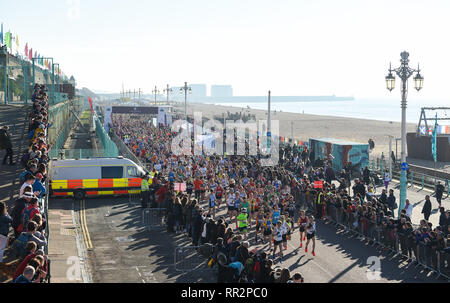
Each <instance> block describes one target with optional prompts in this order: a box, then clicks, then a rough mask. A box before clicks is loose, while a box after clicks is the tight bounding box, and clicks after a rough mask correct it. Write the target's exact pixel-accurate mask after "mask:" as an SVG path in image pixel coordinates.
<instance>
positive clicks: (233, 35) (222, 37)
mask: <svg viewBox="0 0 450 303" xmlns="http://www.w3.org/2000/svg"><path fill="white" fill-rule="evenodd" d="M1 2H2V4H1V7H2V8H1V11H2V13H1V15H0V22H3V23H4V27H5V30H8V29H10V30H11V31H12V32H13V34H18V35H19V40H20V42H21V48H22V49H23V46H24V45H25V42H28V43H29V45H30V46H32V47H33V49H35V50H37V51H39V52H40V53H41V54H44V55H47V56H51V57H54V58H55V62H58V63H60V64H61V68H62V69H63V71H65V73H66V74H67V75H69V76H70V75H72V74H73V75H74V76H75V78H76V79H77V81H78V84H79V86H86V87H89V88H92V89H94V90H101V91H119V90H120V89H121V85H122V81H124V82H125V86H126V88H131V89H133V88H136V89H137V88H141V89H143V90H144V91H145V92H147V93H149V92H150V91H151V90H152V88H153V87H154V86H155V85H158V86H159V87H161V88H162V87H163V86H165V85H166V84H170V85H172V86H179V85H181V84H183V83H184V81H188V82H189V83H206V84H232V85H233V87H234V91H235V94H236V95H265V94H266V92H267V90H269V89H270V90H272V91H273V94H275V95H311V94H315V95H324V94H337V95H351V94H354V95H355V96H357V97H387V96H391V97H392V98H395V99H398V97H399V92H398V90H397V91H396V92H393V93H392V94H391V95H389V94H388V92H387V91H386V89H385V83H384V77H385V76H386V74H387V68H388V64H389V61H392V63H393V65H395V66H397V65H398V64H399V59H400V52H401V51H403V50H408V51H409V52H410V54H411V63H412V64H413V65H414V66H416V64H417V63H418V62H420V64H421V67H422V68H423V75H424V77H425V89H424V90H423V91H422V92H421V93H420V95H418V94H417V93H415V92H414V93H413V92H411V96H412V98H424V99H430V98H437V99H441V100H442V99H445V98H446V97H447V96H448V95H449V93H448V88H447V87H448V82H449V81H448V78H449V77H448V72H447V71H450V60H449V59H450V43H449V35H448V30H449V28H450V18H449V17H448V16H449V15H450V4H449V1H445V0H442V1H438V0H428V1H423V0H404V1H403V0H376V1H359V0H355V1H352V0H339V1H336V0H280V1H273V0H222V1H219V0H189V1H187V0H165V1H162V0H161V1H155V0H151V1H147V0H146V1H144V0H141V1H137V0H127V1H113V0H108V1H107V0H92V1H87V0H79V1H77V0H72V1H71V0H68V1H61V0H58V1H56V0H54V1H51V0H41V1H38V2H30V1H24V0H15V1H6V0H1ZM77 3H79V7H78V8H77V6H78V5H77ZM74 5H75V10H73V8H72V7H73V6H74ZM77 11H78V12H79V14H78V13H77Z"/></svg>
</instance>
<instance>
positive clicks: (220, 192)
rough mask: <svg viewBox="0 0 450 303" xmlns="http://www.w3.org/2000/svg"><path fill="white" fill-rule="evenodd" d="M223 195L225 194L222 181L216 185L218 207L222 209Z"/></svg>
mask: <svg viewBox="0 0 450 303" xmlns="http://www.w3.org/2000/svg"><path fill="white" fill-rule="evenodd" d="M222 196H223V188H222V186H221V185H220V182H218V183H217V187H216V200H217V207H218V208H219V209H220V205H221V204H222Z"/></svg>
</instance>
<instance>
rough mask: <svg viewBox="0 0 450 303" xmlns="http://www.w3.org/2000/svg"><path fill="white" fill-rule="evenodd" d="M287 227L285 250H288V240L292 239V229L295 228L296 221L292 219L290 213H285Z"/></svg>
mask: <svg viewBox="0 0 450 303" xmlns="http://www.w3.org/2000/svg"><path fill="white" fill-rule="evenodd" d="M285 216H286V217H285V227H286V230H287V232H286V240H285V241H283V245H284V250H287V248H288V241H290V240H291V235H292V231H293V230H294V222H293V221H292V219H291V218H290V217H289V215H288V214H286V215H285Z"/></svg>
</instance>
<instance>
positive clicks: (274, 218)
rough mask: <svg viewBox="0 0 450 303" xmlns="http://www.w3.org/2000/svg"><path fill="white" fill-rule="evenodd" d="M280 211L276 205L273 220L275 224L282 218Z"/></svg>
mask: <svg viewBox="0 0 450 303" xmlns="http://www.w3.org/2000/svg"><path fill="white" fill-rule="evenodd" d="M280 216H281V214H280V211H279V210H278V205H275V206H274V208H273V211H272V222H273V224H274V225H275V224H277V223H278V221H279V220H280Z"/></svg>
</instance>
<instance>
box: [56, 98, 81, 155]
mask: <svg viewBox="0 0 450 303" xmlns="http://www.w3.org/2000/svg"><path fill="white" fill-rule="evenodd" d="M85 108H86V101H85V100H84V98H81V97H78V98H75V99H73V100H69V101H66V102H63V103H60V104H57V105H54V106H52V107H50V109H49V121H50V123H52V126H51V127H50V128H49V130H48V132H49V143H50V144H51V145H52V148H51V150H50V151H49V157H50V159H53V158H58V157H59V154H60V152H61V150H62V148H63V146H64V144H65V142H66V140H67V138H68V136H69V133H70V131H71V129H72V128H73V125H74V123H75V122H76V115H79V114H80V113H81V112H82V111H83V109H85Z"/></svg>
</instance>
